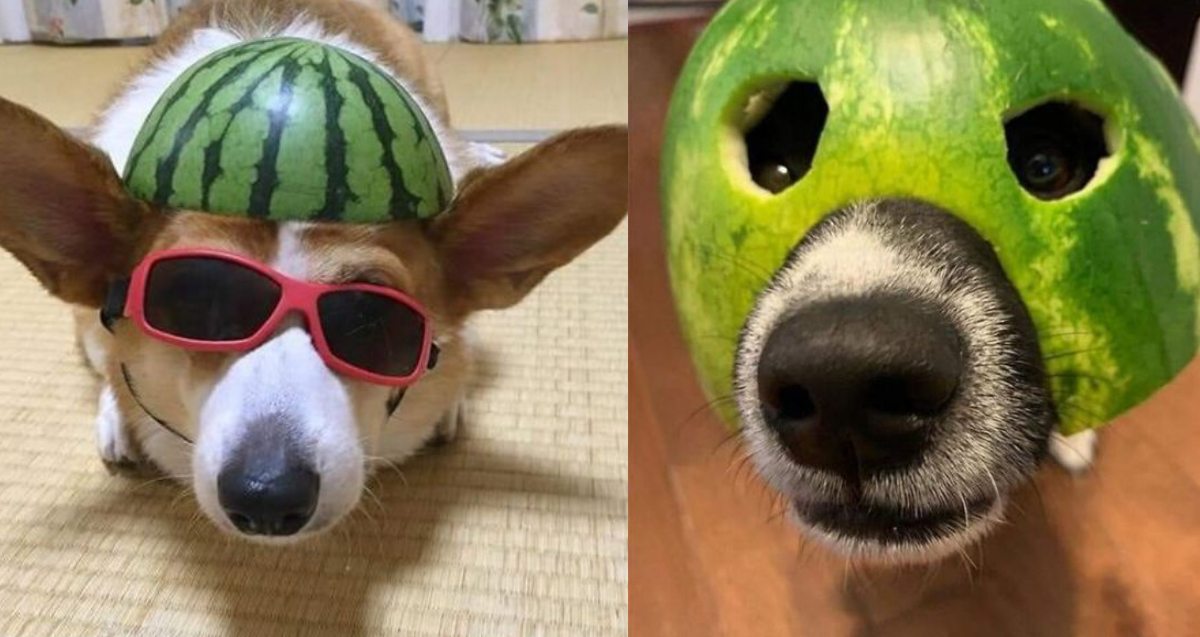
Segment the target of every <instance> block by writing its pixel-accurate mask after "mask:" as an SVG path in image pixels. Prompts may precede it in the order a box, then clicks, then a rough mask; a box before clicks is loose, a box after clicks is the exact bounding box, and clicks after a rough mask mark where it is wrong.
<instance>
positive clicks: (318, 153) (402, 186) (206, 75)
mask: <svg viewBox="0 0 1200 637" xmlns="http://www.w3.org/2000/svg"><path fill="white" fill-rule="evenodd" d="M125 178H126V182H127V184H128V186H129V189H130V191H131V192H133V193H134V194H135V195H137V196H139V197H142V198H145V199H148V200H150V201H152V202H154V203H156V204H158V205H161V206H166V207H173V208H187V209H193V210H203V211H208V212H214V213H220V214H231V215H249V216H255V217H264V218H270V219H273V220H303V219H313V220H318V219H319V220H329V221H336V220H341V221H350V222H367V223H375V222H383V221H388V220H391V219H406V218H425V217H429V216H432V215H434V214H437V213H438V212H441V211H442V210H444V209H445V207H446V205H447V204H448V203H449V198H450V196H451V190H452V184H451V178H450V172H449V167H448V165H447V163H446V158H445V155H444V154H443V152H442V149H441V147H440V145H439V144H438V141H437V136H436V134H435V133H434V131H433V129H432V126H431V125H430V123H429V121H428V120H427V119H426V118H425V116H424V114H423V113H422V111H421V109H420V107H419V106H418V104H417V103H416V101H415V100H414V99H413V98H412V97H411V96H410V95H409V94H408V93H407V92H406V91H405V89H404V88H403V87H402V86H400V85H399V84H398V83H397V82H396V81H395V80H394V79H392V78H391V76H389V75H387V74H386V73H384V72H383V71H381V70H380V69H379V68H377V67H375V66H374V65H372V64H371V63H370V62H368V61H366V60H364V59H362V58H360V57H359V56H357V55H354V54H353V53H350V52H347V51H343V50H341V49H338V48H336V47H331V46H327V45H324V44H320V43H317V42H311V41H307V40H300V39H291V38H277V39H270V40H261V41H256V42H250V43H243V44H239V45H235V46H233V47H229V48H227V49H223V50H222V51H218V52H217V53H214V54H213V55H211V56H209V57H208V58H205V59H204V60H201V61H200V62H199V63H197V64H196V65H195V66H194V67H193V68H192V69H190V70H188V71H187V72H186V73H184V74H183V75H182V76H181V77H180V78H179V79H178V80H176V82H175V83H174V84H172V85H171V87H170V88H168V90H167V91H166V92H165V93H164V95H163V96H162V97H161V98H160V99H159V102H158V103H157V104H156V105H155V108H154V110H153V111H152V112H151V114H150V116H149V117H148V118H147V124H146V125H145V126H144V127H143V129H142V131H141V132H140V133H139V135H138V139H137V140H136V142H135V144H134V149H133V152H132V153H131V155H130V160H129V162H128V164H127V166H126V173H125Z"/></svg>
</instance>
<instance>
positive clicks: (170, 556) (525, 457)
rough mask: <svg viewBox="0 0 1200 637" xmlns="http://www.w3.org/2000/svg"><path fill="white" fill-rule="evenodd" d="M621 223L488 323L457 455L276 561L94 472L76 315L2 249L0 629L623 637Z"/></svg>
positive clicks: (90, 390)
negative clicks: (619, 636) (76, 340)
mask: <svg viewBox="0 0 1200 637" xmlns="http://www.w3.org/2000/svg"><path fill="white" fill-rule="evenodd" d="M626 232H627V231H626V229H625V227H624V226H622V228H621V229H620V230H618V232H617V233H616V234H614V235H613V236H612V237H610V238H608V239H607V240H605V241H604V242H603V243H602V244H600V246H598V248H597V249H595V250H594V251H592V252H590V253H589V254H587V255H586V256H585V257H583V258H582V260H581V261H578V262H576V263H574V264H572V265H570V266H568V267H567V268H566V269H564V270H563V271H561V272H559V273H558V274H556V275H554V276H552V277H551V278H550V279H549V280H547V281H546V283H545V284H543V286H542V287H541V288H540V289H539V290H538V291H537V292H536V293H535V294H534V295H533V296H532V297H531V298H529V299H527V300H526V301H525V302H524V303H522V304H521V305H519V306H518V307H516V308H514V309H512V310H508V311H505V312H499V313H493V314H488V315H485V316H483V317H481V320H480V321H478V324H479V327H480V330H479V331H480V336H481V339H480V340H481V341H482V343H483V344H484V347H485V352H486V357H485V361H484V365H482V370H481V374H480V376H479V378H478V379H477V381H476V382H475V387H474V392H473V395H472V399H471V401H470V402H469V403H468V405H469V406H468V411H467V413H466V419H465V423H464V429H463V431H462V433H461V437H460V438H459V440H458V441H457V442H456V443H455V444H453V445H451V446H449V447H446V448H443V449H441V450H438V451H436V452H433V453H431V454H429V455H426V456H423V457H420V458H418V459H416V460H414V461H411V462H409V463H407V464H405V465H403V466H402V467H401V470H402V472H403V477H401V476H398V475H396V474H395V473H393V472H386V473H384V474H383V475H381V476H380V479H379V481H378V483H377V484H375V485H374V491H375V494H376V495H377V496H378V498H379V503H378V504H376V503H374V502H373V501H372V502H369V503H368V505H367V506H365V507H363V510H362V511H360V512H359V513H358V514H357V515H355V516H354V517H353V519H352V520H351V521H350V522H348V523H346V524H344V525H343V526H341V527H340V528H339V529H338V530H337V531H336V532H335V533H333V534H331V535H329V536H326V537H323V538H319V539H317V540H315V541H313V542H311V543H307V544H301V545H299V546H296V547H290V548H284V549H264V548H257V547H253V546H251V545H248V544H245V543H242V542H235V541H229V540H227V539H226V538H225V537H224V536H221V535H220V534H219V533H218V532H216V531H215V530H214V529H213V528H212V527H211V526H210V525H209V524H208V523H207V522H206V521H205V520H203V519H197V517H196V516H197V513H196V511H197V510H196V507H195V505H194V504H193V502H192V500H191V498H190V496H188V495H185V494H184V492H183V491H182V490H181V489H180V488H179V487H178V486H176V485H174V484H169V483H164V482H155V483H146V482H145V480H139V479H136V478H124V477H112V476H109V475H108V474H107V473H106V472H105V470H104V468H103V467H102V466H101V464H100V461H99V458H98V456H97V453H96V451H95V448H94V442H93V433H92V420H93V418H94V416H95V396H96V391H97V381H96V380H95V379H94V378H93V377H92V376H91V375H90V374H89V373H88V372H87V371H86V370H85V366H84V364H83V362H82V361H81V360H80V355H79V352H78V350H77V349H76V347H75V344H74V342H73V336H72V330H71V322H70V316H69V312H68V310H67V308H66V307H65V306H63V305H62V304H60V303H58V302H56V301H55V300H53V299H51V298H50V297H48V296H47V295H46V294H45V293H44V292H42V291H41V289H40V288H39V287H38V286H37V285H36V283H35V282H34V281H33V279H32V277H30V276H29V275H28V274H27V273H26V272H25V271H24V270H23V269H22V268H21V267H20V265H19V264H17V263H16V262H15V261H14V260H13V259H12V258H11V257H9V256H8V255H7V254H4V255H3V256H0V325H2V326H3V329H2V330H0V440H3V442H2V443H0V634H2V635H47V636H48V635H63V636H67V635H72V636H82V635H112V636H116V635H122V636H124V635H129V636H144V637H150V636H159V635H163V636H166V635H236V636H244V637H268V636H270V635H298V634H329V635H385V634H386V635H430V636H442V635H486V636H489V637H491V636H496V637H501V636H505V635H513V636H521V637H525V636H529V635H563V636H564V637H566V636H571V637H574V636H584V635H616V634H622V633H623V632H624V630H625V615H626V611H625V590H626V566H625V559H626V523H625V520H626V455H627V454H626V430H625V427H626V418H627V400H628V399H627V393H626V370H627V358H626V355H627V350H626V343H627V336H626V334H627V327H626V326H627V309H626V298H627V287H626V277H627V267H626V245H627V234H626ZM368 499H369V498H368Z"/></svg>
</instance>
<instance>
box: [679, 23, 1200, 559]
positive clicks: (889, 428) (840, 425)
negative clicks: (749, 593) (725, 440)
mask: <svg viewBox="0 0 1200 637" xmlns="http://www.w3.org/2000/svg"><path fill="white" fill-rule="evenodd" d="M1035 5H1036V6H1035ZM666 130H667V138H666V144H665V146H664V151H663V164H664V166H663V180H664V183H663V190H662V192H663V203H664V206H663V207H664V212H665V215H666V222H667V223H666V233H667V242H668V246H669V252H670V259H671V276H672V284H673V289H674V293H675V299H676V307H677V308H678V310H679V315H680V317H681V319H682V323H683V327H684V332H685V335H686V336H687V338H688V344H689V347H690V349H691V353H692V355H693V359H694V360H695V362H696V364H697V368H698V371H699V372H700V380H701V382H702V383H703V384H704V385H705V389H706V390H707V392H708V394H709V395H710V397H722V396H725V395H726V394H731V395H732V397H733V398H735V399H736V403H737V407H738V409H737V413H736V414H724V415H725V416H726V417H727V418H728V419H729V420H731V421H733V420H735V419H736V421H738V422H737V423H736V425H740V426H741V427H742V428H743V432H744V434H745V436H746V437H747V438H748V440H749V443H750V444H749V447H750V450H751V452H752V455H753V457H754V460H755V462H756V464H757V466H758V468H759V470H760V471H761V473H762V474H763V475H764V476H766V477H767V479H768V480H769V481H770V482H771V483H772V484H773V485H775V486H776V487H777V488H778V489H779V490H780V492H781V495H782V496H783V497H784V498H785V499H786V500H788V501H789V502H791V503H792V504H793V510H794V514H795V518H796V519H797V520H798V521H799V522H800V523H801V524H802V525H803V526H804V527H806V528H807V529H808V530H809V531H810V532H811V533H812V534H813V535H815V536H816V537H818V538H820V539H822V540H825V541H826V542H827V543H828V544H831V545H832V546H834V547H835V548H836V549H838V550H840V551H841V552H843V553H846V554H850V555H854V556H857V557H875V558H883V559H900V560H923V559H932V558H934V557H937V556H939V555H944V554H946V553H949V552H951V551H953V550H954V549H958V548H962V547H963V546H964V544H966V543H967V542H968V541H970V540H971V539H972V538H974V537H977V536H979V535H980V534H982V533H983V532H985V531H986V530H987V528H988V527H989V526H990V525H992V524H994V523H995V521H996V520H997V519H998V517H999V515H1000V513H1001V510H1002V504H1003V502H1004V501H1005V499H1006V494H1007V493H1009V492H1010V490H1011V489H1012V488H1014V486H1015V485H1017V484H1019V483H1021V482H1022V481H1024V480H1026V479H1027V478H1028V477H1029V476H1030V475H1031V474H1032V472H1033V470H1034V468H1035V467H1036V466H1037V464H1038V460H1039V458H1041V457H1042V455H1043V453H1044V451H1045V449H1046V446H1047V444H1046V443H1047V438H1048V436H1049V435H1050V433H1051V431H1052V430H1054V429H1055V427H1056V426H1057V427H1059V428H1060V429H1061V431H1062V432H1063V433H1068V434H1069V433H1075V432H1078V431H1081V430H1084V429H1088V428H1091V427H1096V426H1100V425H1102V424H1104V423H1105V422H1108V421H1109V420H1111V419H1112V418H1115V417H1116V416H1118V415H1120V414H1121V413H1123V412H1124V411H1126V410H1128V409H1129V408H1131V407H1133V406H1134V405H1136V404H1138V403H1140V402H1141V401H1144V400H1145V399H1147V398H1148V397H1149V396H1151V395H1152V394H1153V393H1154V392H1155V391H1156V390H1158V389H1159V388H1161V387H1162V386H1163V385H1165V384H1166V383H1167V382H1169V381H1170V380H1171V379H1172V378H1173V377H1174V376H1175V375H1176V374H1177V373H1178V372H1179V371H1180V370H1181V369H1182V368H1183V367H1184V366H1185V365H1187V364H1188V363H1189V361H1191V360H1192V358H1193V357H1194V356H1195V353H1196V351H1197V345H1198V344H1200V340H1198V339H1197V336H1196V335H1197V333H1198V332H1197V326H1198V325H1200V312H1198V311H1197V307H1198V305H1197V299H1198V298H1200V275H1198V274H1197V272H1200V269H1198V268H1197V263H1198V261H1197V255H1198V254H1200V250H1198V248H1197V246H1200V239H1198V237H1200V234H1198V233H1197V230H1196V229H1197V227H1200V225H1198V224H1200V212H1198V211H1200V186H1197V185H1196V183H1197V182H1196V180H1195V179H1194V175H1195V174H1196V173H1197V171H1198V170H1200V150H1198V149H1200V146H1197V145H1196V139H1197V137H1196V128H1195V125H1194V123H1193V122H1192V121H1191V118H1190V116H1189V114H1188V112H1187V110H1186V108H1185V107H1184V105H1183V104H1182V102H1181V101H1180V100H1179V97H1178V92H1177V90H1176V89H1175V87H1174V86H1173V85H1172V82H1171V81H1170V78H1169V77H1168V76H1167V75H1166V73H1164V71H1163V69H1162V67H1161V65H1159V64H1158V63H1157V62H1156V61H1155V60H1153V58H1152V57H1151V56H1150V55H1148V54H1147V52H1146V51H1144V50H1142V49H1141V48H1140V47H1139V46H1138V44H1137V42H1136V41H1135V40H1134V39H1133V38H1131V37H1130V36H1129V35H1128V34H1127V33H1125V32H1124V31H1123V30H1122V28H1121V25H1120V24H1119V23H1118V22H1117V21H1116V20H1115V19H1113V17H1112V16H1111V15H1109V14H1108V13H1107V12H1106V11H1105V9H1104V7H1103V6H1102V4H1101V3H1092V2H1076V1H1074V0H1047V1H1045V2H1038V3H1026V2H1018V1H1013V2H998V3H997V2H993V3H980V2H969V1H962V2H954V1H950V2H939V3H928V4H923V5H921V6H919V7H917V6H912V7H910V6H906V7H904V8H903V9H898V8H897V6H896V5H894V4H888V3H839V2H828V1H822V0H795V1H782V0H733V1H731V2H729V3H726V4H725V5H724V7H723V9H722V10H721V12H719V13H718V14H716V15H715V16H714V18H713V19H712V21H711V23H710V24H709V26H708V27H707V28H706V30H705V32H704V34H703V35H702V36H701V37H700V38H699V40H698V41H697V43H696V45H695V47H694V49H693V51H692V53H691V56H690V57H689V60H688V62H687V64H686V66H685V67H684V69H683V71H682V74H681V75H680V81H679V83H678V85H677V87H676V90H675V93H674V96H673V98H672V102H671V107H670V114H669V118H668V124H667V128H666ZM738 334H740V338H736V339H735V337H736V336H737V335H738ZM735 340H736V344H734V341H735ZM731 424H735V423H731Z"/></svg>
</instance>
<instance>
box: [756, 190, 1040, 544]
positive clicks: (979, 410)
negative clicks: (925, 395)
mask: <svg viewBox="0 0 1200 637" xmlns="http://www.w3.org/2000/svg"><path fill="white" fill-rule="evenodd" d="M884 205H892V206H895V205H897V203H896V202H888V203H887V204H884V203H878V202H868V203H863V204H858V205H855V206H851V207H850V208H848V209H845V210H843V211H840V212H837V213H834V214H831V215H830V216H829V217H827V218H826V219H825V220H824V221H822V222H821V223H819V224H818V225H817V226H816V227H815V228H814V229H813V230H812V231H810V232H809V233H808V235H807V236H806V237H805V238H804V239H803V240H802V241H801V242H800V243H799V244H798V245H797V247H796V249H795V250H794V251H793V254H792V255H791V256H790V257H789V258H788V260H787V262H786V263H785V264H784V266H783V267H781V268H780V270H779V271H778V272H777V273H776V274H775V276H774V278H773V280H772V281H771V283H770V284H769V285H768V286H767V288H766V289H765V290H764V291H763V292H762V293H761V294H760V295H759V297H758V299H757V300H756V303H755V305H754V308H753V310H752V311H751V313H750V316H749V318H748V319H747V321H746V324H745V327H744V328H743V332H742V335H741V338H740V341H739V345H738V350H737V356H736V364H735V382H734V394H735V397H736V401H737V406H738V411H739V414H740V417H741V419H742V422H743V424H744V432H745V433H744V436H745V439H746V442H747V447H748V450H749V454H750V456H751V459H752V462H753V464H754V466H755V467H756V468H757V469H758V471H759V473H760V474H761V475H762V476H763V477H764V478H765V479H766V481H767V482H768V483H769V484H771V485H772V486H773V487H774V488H775V489H777V490H778V491H780V492H781V493H782V494H783V495H784V496H786V497H788V498H789V499H790V500H792V501H802V502H804V501H812V502H818V501H819V502H821V503H824V504H829V503H838V502H849V501H850V500H848V498H849V497H851V496H850V494H849V487H848V485H846V484H845V483H844V482H843V481H842V480H841V479H839V478H836V477H834V476H833V475H832V474H828V473H825V472H822V471H816V470H812V469H809V468H807V467H803V466H800V465H798V464H796V463H795V462H794V461H792V460H791V457H790V456H789V455H788V453H787V452H786V450H785V448H784V446H783V444H782V442H781V441H780V440H779V439H778V437H777V435H776V434H775V433H774V432H773V431H772V430H771V428H770V427H769V426H768V425H767V423H766V422H765V420H764V417H763V415H762V412H761V408H760V405H759V399H758V395H759V394H758V386H757V368H758V363H759V359H760V357H761V355H762V351H763V347H764V345H765V343H766V341H767V339H768V337H769V336H770V334H771V333H772V330H773V329H774V327H775V326H776V325H778V324H780V323H781V322H782V321H783V320H784V319H785V318H786V317H788V316H790V315H791V313H793V312H795V311H796V310H797V309H798V308H799V307H801V306H803V305H804V304H807V303H813V302H819V301H821V300H826V299H831V298H844V297H853V296H855V295H867V294H872V293H877V292H884V293H887V294H906V295H911V296H913V297H915V298H917V299H919V300H921V301H923V302H925V303H928V304H930V305H932V306H933V307H936V308H939V310H940V311H942V312H944V313H945V315H946V316H947V317H948V318H949V319H950V321H951V323H952V324H953V325H955V327H956V329H957V330H958V331H959V332H960V333H961V336H962V338H963V341H964V345H965V350H967V356H968V371H967V375H965V376H964V380H963V381H962V389H961V393H962V394H963V396H964V397H963V398H962V399H956V402H959V401H961V404H959V405H958V406H957V407H955V409H954V413H953V416H952V420H949V421H948V425H946V426H945V427H944V429H945V431H942V432H940V433H939V437H938V439H937V440H936V441H935V444H931V445H930V447H929V448H928V449H927V450H926V451H925V455H924V457H923V460H922V461H921V462H920V463H918V464H917V465H916V466H914V467H911V468H907V469H904V470H901V471H898V472H894V473H887V474H884V475H881V476H875V477H871V478H869V479H866V480H864V481H863V484H862V491H861V493H860V494H859V496H858V497H860V498H861V502H863V503H867V504H870V503H872V502H874V503H885V504H887V505H890V506H893V507H897V508H898V509H900V510H905V511H933V510H943V511H944V510H947V509H949V508H950V507H953V506H956V505H957V503H959V502H962V503H963V508H964V509H966V508H967V506H966V503H967V502H968V501H971V502H976V501H986V502H990V504H991V506H990V508H989V509H988V511H987V513H986V514H985V515H982V516H980V517H979V519H976V520H970V522H969V523H965V524H964V525H963V527H962V528H961V529H958V530H957V531H954V532H951V533H949V534H947V535H943V536H940V537H937V538H933V539H930V540H928V541H920V542H917V541H905V542H898V543H895V544H891V543H886V544H885V543H880V542H877V541H874V540H862V539H856V538H850V537H848V536H844V535H840V534H838V533H836V532H831V531H828V530H824V529H817V528H815V527H814V526H813V525H811V524H808V523H806V522H805V521H804V520H802V519H800V518H799V517H798V516H796V512H795V509H794V508H793V510H792V514H793V515H792V517H793V518H794V520H795V521H796V522H797V523H798V524H799V525H800V526H801V527H802V528H803V529H805V530H806V532H807V533H808V535H810V536H811V537H813V538H815V539H816V540H817V541H818V542H819V543H820V544H822V545H824V546H827V547H829V548H831V549H833V550H835V551H837V552H839V553H842V554H846V555H850V556H853V557H855V558H862V559H865V560H868V561H884V562H893V563H899V562H922V561H930V560H934V559H937V558H940V557H943V556H946V555H949V554H951V553H953V552H955V551H957V550H960V549H961V548H962V547H964V546H966V545H968V544H969V543H971V542H973V541H975V540H977V539H979V538H980V537H982V536H983V535H984V534H986V533H987V532H988V531H989V530H990V529H991V528H993V527H994V526H995V525H996V523H997V522H999V521H1000V520H1001V516H1002V513H1003V509H1004V506H1003V505H1004V501H1005V499H1006V498H1005V493H1007V492H1008V491H1009V490H1011V489H1012V488H1013V487H1015V486H1016V485H1018V484H1020V483H1022V482H1024V481H1025V480H1026V479H1028V477H1029V476H1030V475H1032V473H1033V472H1034V470H1035V469H1036V468H1037V466H1038V465H1039V463H1040V460H1041V458H1042V457H1043V456H1044V455H1045V452H1046V448H1047V444H1048V438H1049V435H1050V430H1051V429H1052V427H1053V424H1054V422H1055V417H1054V415H1053V406H1052V403H1051V400H1050V398H1049V392H1048V389H1047V388H1046V386H1045V383H1044V380H1037V379H1033V380H1031V379H1029V378H1025V377H1023V375H1022V372H1019V371H1017V370H1021V369H1024V368H1025V366H1027V365H1029V364H1030V362H1031V361H1036V362H1035V365H1038V366H1039V369H1040V353H1039V352H1038V350H1037V346H1036V338H1034V339H1033V342H1032V343H1030V342H1027V341H1028V340H1029V339H1021V338H1016V337H1014V336H1013V333H1014V332H1017V333H1020V332H1021V329H1023V328H1024V327H1026V326H1024V325H1023V324H1021V321H1022V320H1025V321H1028V318H1027V314H1026V315H1024V316H1025V318H1024V319H1021V318H1020V317H1017V318H1014V317H1012V316H1010V315H1011V314H1013V312H1012V305H1013V302H1014V301H1013V299H1015V298H1017V297H1016V296H1015V291H1012V290H1011V285H1010V284H1009V283H1008V281H1007V279H1006V278H1004V277H1003V275H1002V273H1000V274H997V273H998V272H999V264H998V262H997V263H996V264H995V268H991V266H986V267H985V266H980V265H978V264H974V263H971V261H970V259H968V258H964V254H963V253H964V247H963V246H962V245H954V241H950V240H949V239H948V238H953V237H955V236H956V235H955V233H961V232H962V230H961V229H960V228H957V227H954V226H953V224H961V222H957V220H951V219H947V220H937V221H934V222H930V220H928V219H920V220H915V221H914V220H903V219H902V217H903V215H901V214H898V211H897V210H883V209H881V207H882V206H884ZM898 205H899V206H910V205H913V204H912V203H911V202H900V203H899V204H898ZM901 212H902V210H901ZM947 216H948V215H947ZM910 221H912V222H911V223H910ZM942 223H945V224H949V227H952V231H950V232H948V233H947V234H945V235H942V234H939V233H940V230H939V228H938V225H937V224H942ZM980 241H982V240H980ZM992 259H994V257H992ZM993 270H994V271H993ZM997 277H998V278H999V280H996V278H997ZM1005 286H1008V287H1007V288H1005ZM1000 289H1007V290H1009V292H1011V296H1009V297H1005V296H1004V293H1003V292H998V291H997V290H1000ZM1017 303H1019V301H1017ZM1021 312H1024V308H1023V306H1021V307H1020V311H1019V312H1017V314H1020V313H1021ZM1014 325H1017V328H1014ZM1027 329H1028V331H1030V332H1032V323H1031V322H1029V323H1028V324H1027ZM1030 349H1032V351H1029V350H1030Z"/></svg>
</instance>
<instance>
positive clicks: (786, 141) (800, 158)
mask: <svg viewBox="0 0 1200 637" xmlns="http://www.w3.org/2000/svg"><path fill="white" fill-rule="evenodd" d="M828 117H829V104H828V103H826V101H825V95H824V94H823V93H822V92H821V87H820V85H818V84H817V83H816V82H791V83H788V84H785V85H781V86H780V87H777V88H774V89H771V90H768V91H763V92H760V93H758V94H755V95H753V96H751V98H750V99H749V100H748V101H747V103H746V107H745V110H744V113H743V118H744V121H743V124H742V125H743V126H744V127H746V131H745V150H746V162H745V163H746V165H747V167H748V169H749V170H750V178H751V179H753V180H754V183H756V184H758V185H759V186H760V187H762V188H763V189H764V190H766V191H767V192H770V193H772V194H779V193H781V192H783V191H784V190H787V189H788V188H789V187H791V185H792V184H794V183H796V182H797V181H799V180H800V179H802V178H803V177H804V176H805V175H806V174H808V171H809V170H810V169H811V168H812V163H813V158H814V157H815V156H816V154H817V146H818V144H819V143H820V141H821V133H822V132H824V130H825V120H826V119H827V118H828Z"/></svg>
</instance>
